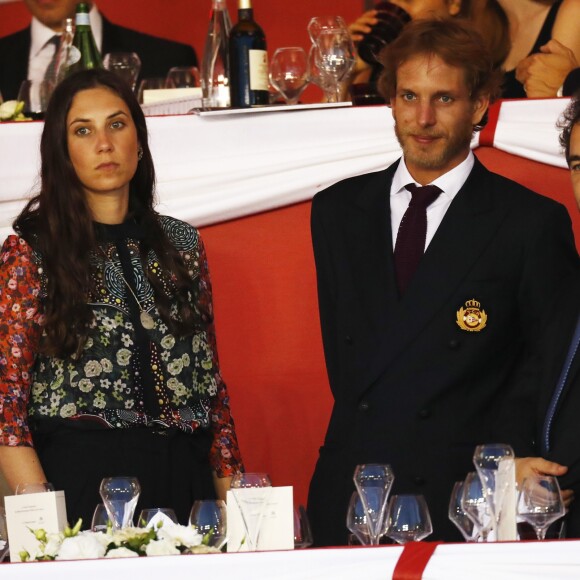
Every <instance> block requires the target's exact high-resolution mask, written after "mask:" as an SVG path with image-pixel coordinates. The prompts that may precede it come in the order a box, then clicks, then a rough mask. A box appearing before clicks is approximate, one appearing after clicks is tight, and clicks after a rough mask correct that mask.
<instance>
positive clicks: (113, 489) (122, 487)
mask: <svg viewBox="0 0 580 580" xmlns="http://www.w3.org/2000/svg"><path fill="white" fill-rule="evenodd" d="M99 493H100V494H101V498H102V499H103V503H104V504H105V507H106V508H107V513H108V514H109V518H110V519H111V522H112V523H113V527H114V528H115V530H120V529H121V528H126V527H127V526H130V525H132V524H133V514H134V513H135V508H136V507H137V501H138V499H139V494H140V493H141V486H140V485H139V481H138V480H137V478H136V477H129V476H117V477H105V478H103V480H102V481H101V486H100V488H99Z"/></svg>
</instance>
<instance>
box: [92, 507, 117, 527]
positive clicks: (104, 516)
mask: <svg viewBox="0 0 580 580" xmlns="http://www.w3.org/2000/svg"><path fill="white" fill-rule="evenodd" d="M112 526H113V522H111V520H110V518H109V513H108V512H107V508H106V507H105V504H103V503H99V504H97V506H96V507H95V511H94V512H93V519H92V520H91V530H92V531H93V532H106V531H107V530H108V529H109V528H110V527H112Z"/></svg>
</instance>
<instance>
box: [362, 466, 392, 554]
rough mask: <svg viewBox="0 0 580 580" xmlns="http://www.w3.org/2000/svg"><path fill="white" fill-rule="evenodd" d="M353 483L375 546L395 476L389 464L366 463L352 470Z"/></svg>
mask: <svg viewBox="0 0 580 580" xmlns="http://www.w3.org/2000/svg"><path fill="white" fill-rule="evenodd" d="M353 479H354V483H355V486H356V489H357V491H358V495H359V496H360V499H361V501H362V505H363V507H364V511H365V514H366V516H367V517H366V521H367V526H368V531H369V535H370V538H371V544H372V545H374V546H377V545H378V543H379V537H380V535H381V531H382V524H383V518H384V515H385V508H386V505H387V498H388V496H389V492H390V491H391V487H392V486H393V481H394V480H395V476H394V474H393V470H392V469H391V466H390V465H383V464H379V463H366V464H362V465H357V466H356V469H355V470H354V476H353Z"/></svg>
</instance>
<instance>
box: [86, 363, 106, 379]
mask: <svg viewBox="0 0 580 580" xmlns="http://www.w3.org/2000/svg"><path fill="white" fill-rule="evenodd" d="M102 372H103V367H102V366H101V363H99V361H97V360H90V361H88V362H87V364H85V375H87V377H96V376H97V375H100V374H101V373H102Z"/></svg>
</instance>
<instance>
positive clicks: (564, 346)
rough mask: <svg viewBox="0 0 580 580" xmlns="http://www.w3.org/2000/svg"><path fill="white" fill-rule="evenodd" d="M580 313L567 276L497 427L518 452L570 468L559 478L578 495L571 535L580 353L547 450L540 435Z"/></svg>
mask: <svg viewBox="0 0 580 580" xmlns="http://www.w3.org/2000/svg"><path fill="white" fill-rule="evenodd" d="M579 313H580V277H579V276H574V277H572V278H571V279H570V280H567V281H566V284H565V286H564V288H563V291H562V292H561V293H559V294H558V295H557V297H556V298H555V300H553V302H552V305H551V306H550V307H549V308H548V310H547V312H546V316H545V322H544V324H543V325H542V333H541V340H540V341H539V343H538V344H537V347H536V349H535V350H534V352H533V353H531V355H530V356H529V357H528V360H527V364H526V365H525V367H524V368H523V370H522V372H521V373H520V376H519V377H518V380H517V381H515V383H514V386H513V387H512V389H511V390H510V395H509V398H508V400H507V401H506V402H505V404H504V408H503V413H502V417H501V423H502V425H498V426H497V430H498V432H501V430H502V429H503V430H504V431H505V434H502V435H501V436H502V437H503V438H504V439H505V440H506V441H509V442H510V443H511V444H512V446H513V447H514V449H515V450H516V453H517V455H519V456H521V457H525V456H541V455H544V456H545V457H546V458H547V459H550V460H552V461H556V462H558V463H561V464H562V465H566V466H567V467H568V472H567V473H566V474H565V475H564V476H562V477H561V478H560V486H561V488H562V489H573V490H574V492H575V496H576V500H575V501H573V502H572V505H571V506H570V510H569V512H568V515H567V516H566V522H567V526H566V527H567V529H566V536H567V537H570V538H579V537H580V501H579V499H580V419H579V417H580V352H579V353H578V354H577V356H576V357H575V359H574V361H573V363H572V366H571V368H570V372H569V374H568V379H567V381H566V383H565V385H564V390H563V391H562V394H561V396H560V398H559V401H558V406H557V407H556V413H555V415H554V419H553V422H552V428H551V431H550V446H549V452H548V453H547V454H545V453H543V451H544V446H543V445H542V439H543V432H544V424H545V421H546V415H547V412H548V408H549V406H550V402H551V400H552V395H553V393H554V390H555V388H556V386H557V384H558V380H559V378H560V373H561V371H562V368H563V366H564V362H565V359H566V355H567V353H568V347H569V345H570V342H571V339H572V336H573V334H574V330H575V327H576V321H577V319H578V315H579ZM516 415H520V416H521V415H526V416H528V417H530V419H529V421H526V423H525V424H524V425H520V429H519V430H518V431H517V432H516V431H515V429H514V427H513V424H512V417H514V416H516ZM517 425H518V423H516V426H517ZM521 427H523V429H522V428H521Z"/></svg>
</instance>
